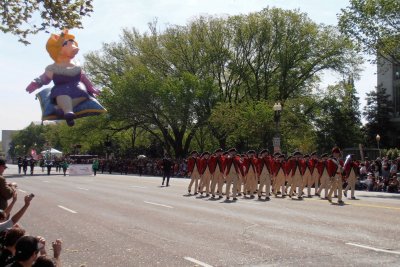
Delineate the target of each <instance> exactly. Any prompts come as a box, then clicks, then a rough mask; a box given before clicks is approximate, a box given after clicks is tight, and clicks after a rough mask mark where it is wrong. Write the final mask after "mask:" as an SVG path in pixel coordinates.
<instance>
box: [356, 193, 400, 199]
mask: <svg viewBox="0 0 400 267" xmlns="http://www.w3.org/2000/svg"><path fill="white" fill-rule="evenodd" d="M357 196H358V197H369V198H384V199H400V194H399V195H360V194H358V195H357Z"/></svg>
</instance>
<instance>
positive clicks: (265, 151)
mask: <svg viewBox="0 0 400 267" xmlns="http://www.w3.org/2000/svg"><path fill="white" fill-rule="evenodd" d="M264 153H268V154H269V150H268V149H263V150H261V151H260V154H264Z"/></svg>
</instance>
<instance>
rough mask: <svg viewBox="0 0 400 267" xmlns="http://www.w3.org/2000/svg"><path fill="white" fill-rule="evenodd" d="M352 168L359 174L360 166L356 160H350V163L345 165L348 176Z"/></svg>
mask: <svg viewBox="0 0 400 267" xmlns="http://www.w3.org/2000/svg"><path fill="white" fill-rule="evenodd" d="M352 169H353V170H354V173H355V174H356V175H358V174H359V172H360V166H358V164H357V163H356V162H354V161H351V162H349V163H348V164H346V165H345V166H344V172H345V174H346V177H349V175H350V172H351V170H352Z"/></svg>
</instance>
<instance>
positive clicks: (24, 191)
mask: <svg viewBox="0 0 400 267" xmlns="http://www.w3.org/2000/svg"><path fill="white" fill-rule="evenodd" d="M18 191H19V192H22V193H24V194H26V193H28V192H26V191H24V190H21V189H18Z"/></svg>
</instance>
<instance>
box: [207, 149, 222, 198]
mask: <svg viewBox="0 0 400 267" xmlns="http://www.w3.org/2000/svg"><path fill="white" fill-rule="evenodd" d="M222 153H223V150H222V148H219V149H217V150H215V151H214V155H212V156H211V158H210V161H211V162H212V163H211V165H212V166H213V167H214V166H215V167H214V168H213V167H212V168H213V169H211V195H212V198H215V187H216V186H218V195H219V198H222V187H223V185H224V160H225V157H224V156H223V155H222Z"/></svg>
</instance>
